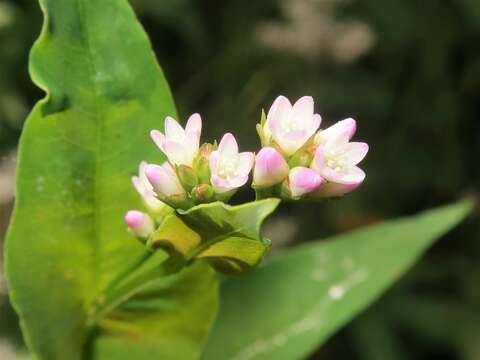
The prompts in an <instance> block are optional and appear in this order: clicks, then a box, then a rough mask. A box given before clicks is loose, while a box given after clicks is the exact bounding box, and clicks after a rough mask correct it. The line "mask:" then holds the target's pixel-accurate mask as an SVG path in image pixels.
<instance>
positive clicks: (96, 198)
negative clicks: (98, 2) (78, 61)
mask: <svg viewBox="0 0 480 360" xmlns="http://www.w3.org/2000/svg"><path fill="white" fill-rule="evenodd" d="M75 3H76V5H77V10H78V13H79V15H80V16H79V22H80V28H81V31H80V34H81V36H82V42H83V43H84V45H85V48H86V53H87V57H86V58H87V63H88V71H89V73H90V76H89V80H90V82H91V86H92V88H93V90H94V92H95V95H96V96H95V97H94V99H93V101H92V103H93V104H94V112H93V114H92V117H93V118H94V121H95V125H96V126H95V129H96V133H95V154H94V158H95V160H94V162H95V165H94V174H93V177H92V181H93V186H92V189H93V196H92V199H93V204H92V208H93V231H92V233H93V240H92V243H93V251H92V258H93V259H92V262H93V276H92V278H93V287H94V295H93V297H92V299H91V300H90V301H93V300H94V299H95V298H96V297H97V295H98V294H99V292H100V289H99V283H100V281H99V279H100V266H99V261H100V259H101V257H102V249H101V244H100V242H99V228H100V223H101V211H100V205H99V204H100V197H101V189H100V185H101V184H100V183H99V181H98V179H99V176H101V174H102V169H101V163H102V162H101V157H100V156H99V154H101V153H102V152H101V150H102V137H103V132H104V121H103V119H104V117H103V116H99V113H100V112H101V109H102V107H101V106H99V104H98V102H97V100H96V99H97V96H99V95H100V91H98V88H97V83H96V81H95V80H94V79H95V78H96V77H95V74H97V73H98V71H97V69H96V66H95V62H94V57H93V55H92V48H91V44H90V38H89V37H90V33H89V25H88V16H86V15H85V5H84V3H83V0H76V1H75Z"/></svg>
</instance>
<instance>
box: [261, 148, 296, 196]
mask: <svg viewBox="0 0 480 360" xmlns="http://www.w3.org/2000/svg"><path fill="white" fill-rule="evenodd" d="M288 171H289V167H288V164H287V162H286V161H285V159H284V158H283V156H282V155H281V154H280V153H279V152H278V151H277V150H275V149H274V148H271V147H264V148H263V149H261V150H260V151H259V152H258V154H257V156H256V158H255V168H254V171H253V185H254V186H255V187H259V188H262V187H269V186H272V185H275V184H278V183H280V182H282V181H283V180H284V179H285V178H286V177H287V176H288Z"/></svg>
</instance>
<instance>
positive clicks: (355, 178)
mask: <svg viewBox="0 0 480 360" xmlns="http://www.w3.org/2000/svg"><path fill="white" fill-rule="evenodd" d="M365 176H366V175H365V172H364V171H363V170H362V169H360V168H359V167H358V166H353V167H351V168H350V169H348V170H347V171H346V172H344V173H343V174H341V176H339V177H337V178H336V179H335V182H337V183H340V184H360V183H362V182H363V180H365Z"/></svg>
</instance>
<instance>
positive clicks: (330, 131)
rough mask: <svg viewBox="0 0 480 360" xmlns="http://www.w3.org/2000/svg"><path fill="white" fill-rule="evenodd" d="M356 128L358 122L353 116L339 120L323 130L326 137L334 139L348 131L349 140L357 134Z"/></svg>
mask: <svg viewBox="0 0 480 360" xmlns="http://www.w3.org/2000/svg"><path fill="white" fill-rule="evenodd" d="M356 130H357V122H356V121H355V120H354V119H352V118H348V119H345V120H342V121H339V122H337V123H336V124H334V125H332V126H330V127H329V128H327V129H325V130H322V136H323V137H325V138H326V139H332V138H336V137H338V136H340V135H341V134H343V133H345V132H346V133H347V137H348V140H350V139H351V138H352V137H353V135H354V134H355V131H356Z"/></svg>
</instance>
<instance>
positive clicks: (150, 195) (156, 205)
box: [132, 161, 166, 212]
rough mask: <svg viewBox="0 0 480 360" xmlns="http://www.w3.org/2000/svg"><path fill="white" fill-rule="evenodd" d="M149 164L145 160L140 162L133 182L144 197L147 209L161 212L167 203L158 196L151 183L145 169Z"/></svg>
mask: <svg viewBox="0 0 480 360" xmlns="http://www.w3.org/2000/svg"><path fill="white" fill-rule="evenodd" d="M147 165H148V164H147V163H146V162H145V161H142V162H141V163H140V166H139V169H138V176H132V183H133V186H134V187H135V189H136V190H137V192H138V193H139V194H140V196H141V197H142V199H143V202H144V204H145V206H146V207H147V209H148V210H149V211H152V212H159V211H160V210H161V209H163V208H164V207H165V206H166V204H164V203H163V202H161V201H160V200H158V199H157V198H156V195H155V192H154V191H153V187H152V184H150V182H149V181H148V179H147V176H146V175H145V169H146V168H147Z"/></svg>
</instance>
